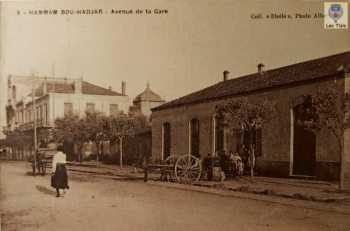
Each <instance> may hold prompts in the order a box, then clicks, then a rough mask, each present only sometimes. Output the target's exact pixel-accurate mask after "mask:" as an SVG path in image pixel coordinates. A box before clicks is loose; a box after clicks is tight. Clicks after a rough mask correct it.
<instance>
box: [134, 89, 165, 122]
mask: <svg viewBox="0 0 350 231" xmlns="http://www.w3.org/2000/svg"><path fill="white" fill-rule="evenodd" d="M164 102H165V101H164V100H163V99H162V98H161V97H160V96H159V95H158V94H156V93H154V92H153V91H152V90H151V88H150V86H149V83H147V87H146V89H145V90H144V91H143V92H142V93H141V94H139V95H138V96H136V97H135V99H134V100H133V106H131V107H130V113H131V114H134V115H140V114H141V115H144V116H146V117H147V118H149V117H150V115H151V108H154V107H157V106H159V105H161V104H163V103H164Z"/></svg>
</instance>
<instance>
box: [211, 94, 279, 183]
mask: <svg viewBox="0 0 350 231" xmlns="http://www.w3.org/2000/svg"><path fill="white" fill-rule="evenodd" d="M217 113H218V114H219V115H220V116H222V117H223V120H224V124H225V126H227V127H228V128H229V129H230V131H232V132H234V131H237V130H243V131H244V132H247V133H248V134H249V140H248V144H249V147H248V149H249V164H250V172H251V177H253V175H254V173H253V169H254V164H255V151H256V147H255V145H254V143H253V140H254V138H253V137H254V134H256V132H257V129H260V128H262V126H263V125H264V124H265V123H267V122H268V121H270V120H272V119H273V118H274V117H275V116H276V104H275V103H274V102H271V101H268V100H264V101H262V102H250V101H248V99H247V98H239V99H234V100H231V101H229V102H228V103H226V104H223V105H220V106H218V107H217Z"/></svg>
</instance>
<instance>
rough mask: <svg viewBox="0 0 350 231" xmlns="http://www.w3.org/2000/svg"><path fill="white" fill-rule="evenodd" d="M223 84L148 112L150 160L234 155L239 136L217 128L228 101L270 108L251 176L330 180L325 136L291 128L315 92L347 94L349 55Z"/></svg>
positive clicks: (348, 155) (335, 155)
mask: <svg viewBox="0 0 350 231" xmlns="http://www.w3.org/2000/svg"><path fill="white" fill-rule="evenodd" d="M262 67H263V66H262V65H259V70H258V72H257V73H255V74H251V75H248V76H243V77H240V78H235V79H230V80H228V78H227V72H225V75H224V79H223V81H221V82H219V83H217V84H215V85H213V86H210V87H208V88H205V89H203V90H200V91H198V92H194V93H192V94H189V95H187V96H184V97H181V98H179V99H176V100H173V101H170V102H168V103H165V104H163V105H161V106H159V107H156V108H154V109H152V157H153V159H155V160H159V159H165V158H166V157H167V156H169V155H182V154H187V153H191V154H192V155H195V156H198V157H200V158H203V157H205V156H207V155H208V154H209V155H211V156H213V155H215V153H216V152H217V151H219V150H225V151H232V152H239V150H238V149H239V148H240V147H241V146H242V143H243V142H244V137H243V139H242V133H240V132H239V131H238V133H237V134H234V133H231V132H228V130H227V129H226V128H225V127H224V126H220V124H221V123H220V120H221V119H222V118H220V116H219V115H218V114H217V110H216V108H217V106H218V105H223V104H225V103H227V102H229V101H230V100H232V99H239V98H247V99H248V100H249V101H251V102H256V103H259V102H262V100H268V101H274V102H276V108H277V116H276V118H274V119H272V120H271V121H269V122H268V123H267V124H265V125H264V126H263V128H262V130H261V131H260V132H259V134H257V137H256V139H255V140H256V146H257V149H258V150H259V151H258V152H257V156H256V170H257V172H258V174H261V175H265V176H281V177H288V176H300V175H302V176H312V177H316V178H317V179H323V180H336V179H337V178H338V175H339V174H338V173H339V161H340V155H339V152H340V151H339V148H338V146H337V141H336V139H335V138H334V137H333V136H332V135H331V134H330V132H328V131H326V130H325V131H322V132H320V133H319V134H317V135H315V134H313V133H311V132H309V131H308V130H306V129H302V128H300V127H299V126H298V124H297V123H296V122H295V121H296V120H297V119H298V116H299V115H298V107H299V106H300V105H301V104H303V103H304V102H303V99H305V96H307V95H311V94H313V93H316V92H317V91H318V90H319V89H326V88H328V87H331V88H335V89H337V91H338V92H339V93H341V94H344V93H345V92H349V89H350V81H349V80H350V73H349V72H350V52H346V53H342V54H338V55H333V56H329V57H324V58H320V59H316V60H311V61H307V62H303V63H298V64H294V65H290V66H286V67H282V68H278V69H274V70H269V71H263V69H262ZM343 139H344V144H345V150H344V151H345V163H346V174H347V176H348V178H350V172H349V170H350V142H349V141H350V132H349V131H348V130H345V133H344V136H343Z"/></svg>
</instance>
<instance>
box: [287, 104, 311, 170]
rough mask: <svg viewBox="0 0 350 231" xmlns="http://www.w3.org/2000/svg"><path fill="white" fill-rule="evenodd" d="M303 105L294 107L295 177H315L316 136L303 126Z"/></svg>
mask: <svg viewBox="0 0 350 231" xmlns="http://www.w3.org/2000/svg"><path fill="white" fill-rule="evenodd" d="M301 107H303V106H302V105H298V106H296V107H294V110H293V113H294V126H293V129H294V136H293V140H294V142H293V175H304V176H314V175H315V164H316V135H315V134H314V133H313V132H312V131H309V130H307V129H305V128H304V127H303V126H302V125H301V124H299V123H297V121H300V120H302V119H303V114H302V113H303V112H302V111H303V110H300V109H301Z"/></svg>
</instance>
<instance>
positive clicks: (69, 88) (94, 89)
mask: <svg viewBox="0 0 350 231" xmlns="http://www.w3.org/2000/svg"><path fill="white" fill-rule="evenodd" d="M74 90H75V89H74V83H72V82H67V83H62V82H48V83H47V91H48V92H55V93H66V94H73V93H74ZM82 93H83V94H85V95H109V96H121V95H122V94H121V93H118V92H116V91H113V90H111V89H107V88H103V87H100V86H97V85H94V84H92V83H89V82H86V81H82Z"/></svg>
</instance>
